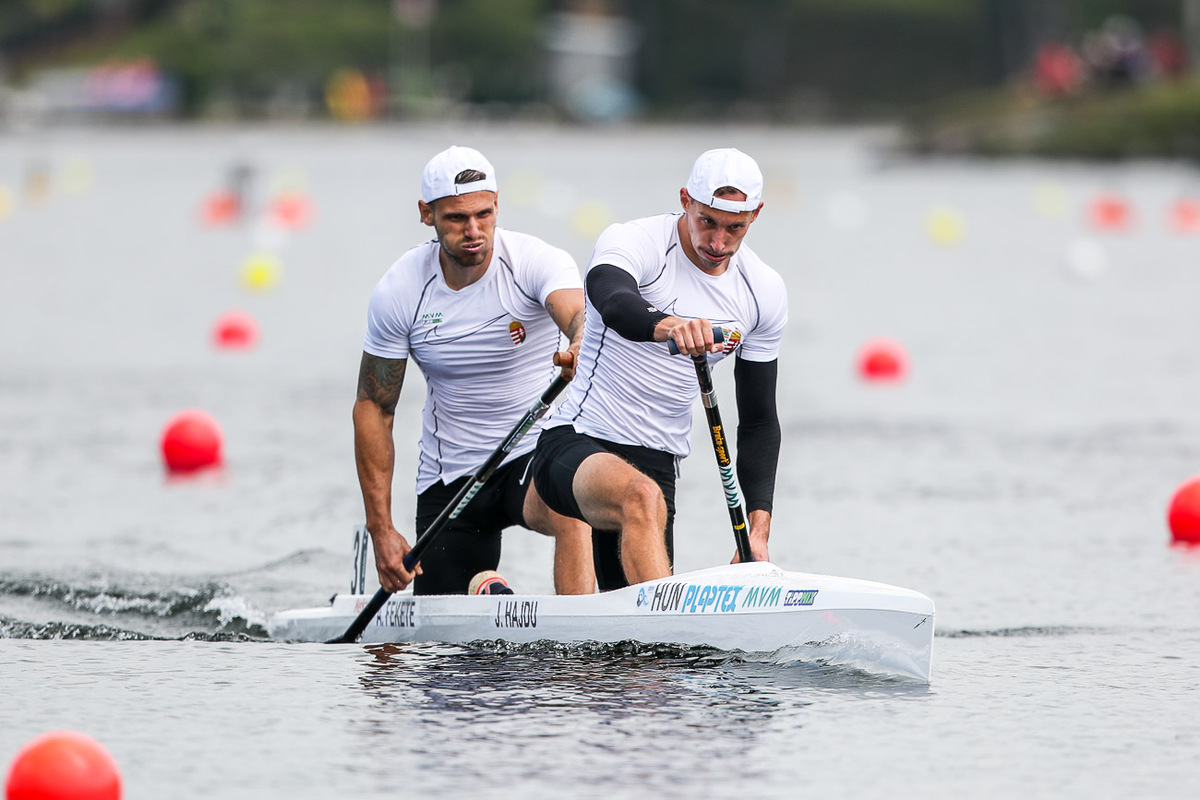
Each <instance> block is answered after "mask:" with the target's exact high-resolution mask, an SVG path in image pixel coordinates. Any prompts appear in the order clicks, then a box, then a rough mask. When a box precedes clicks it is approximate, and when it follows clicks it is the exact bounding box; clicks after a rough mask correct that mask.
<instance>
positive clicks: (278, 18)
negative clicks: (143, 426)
mask: <svg viewBox="0 0 1200 800" xmlns="http://www.w3.org/2000/svg"><path fill="white" fill-rule="evenodd" d="M597 2H598V0H597ZM437 5H438V11H437V14H436V16H435V17H434V18H433V21H432V24H431V25H430V27H429V29H428V30H424V29H414V28H410V27H406V26H405V25H404V24H402V23H401V22H400V21H399V20H398V19H397V18H396V16H395V15H394V13H393V7H392V2H391V0H0V50H6V51H7V54H8V55H9V58H10V61H12V66H13V67H14V68H15V71H16V72H17V73H18V74H19V73H20V72H21V70H23V69H30V68H36V67H43V66H49V65H72V66H90V65H93V64H99V63H102V62H104V61H105V60H108V59H114V58H115V59H132V58H141V57H148V58H151V59H153V60H154V61H156V62H157V63H158V64H159V65H160V66H162V67H163V68H164V69H166V70H169V71H170V72H172V73H174V74H175V75H176V76H177V77H179V78H180V80H181V82H182V85H183V90H184V91H183V96H184V103H185V105H184V108H183V110H182V113H184V114H185V115H188V116H193V115H200V114H205V113H210V112H211V110H212V109H213V108H214V107H220V108H222V109H223V113H228V114H235V115H239V116H251V115H254V114H261V113H265V112H264V109H268V108H270V104H271V102H272V99H273V98H279V97H280V96H286V97H291V98H293V99H295V98H297V97H298V98H300V100H301V102H300V104H299V105H300V106H301V107H306V108H308V109H309V111H308V112H307V113H322V111H323V104H322V102H321V101H322V94H323V91H324V85H325V82H326V81H327V80H328V78H329V76H330V75H331V74H333V73H334V72H335V71H336V70H338V69H340V68H344V67H352V68H357V69H359V70H362V71H364V72H365V73H367V74H368V75H376V76H379V77H380V78H382V79H383V80H384V81H385V82H387V83H388V84H390V85H391V86H392V92H393V100H394V99H395V95H396V94H397V93H406V92H409V93H418V94H419V93H422V92H423V93H425V94H427V95H428V96H430V97H434V96H436V97H440V98H443V99H446V100H447V101H449V102H467V103H472V104H476V105H478V106H482V107H485V108H491V109H498V110H501V111H503V110H505V109H508V110H513V109H520V108H522V107H525V106H527V105H528V104H545V103H546V102H547V100H548V99H549V98H548V86H547V79H546V71H545V59H546V55H545V53H546V48H545V36H546V31H547V22H548V19H549V17H548V15H550V14H553V13H555V12H558V11H564V10H568V9H570V8H574V7H576V6H577V5H578V3H577V2H574V0H440V2H438V4H437ZM593 5H595V3H593ZM600 5H604V4H603V3H600ZM607 5H608V6H609V7H610V8H611V9H612V10H614V11H617V12H620V13H623V14H624V15H625V16H627V17H629V18H631V19H632V20H633V21H634V22H635V23H636V26H637V29H638V31H639V35H638V36H639V46H638V49H637V55H636V64H635V74H634V83H635V88H636V91H637V92H638V94H639V95H640V97H641V99H642V101H643V111H644V114H645V116H647V117H648V118H651V119H696V118H705V119H714V118H715V119H728V118H731V117H734V116H735V115H736V117H737V118H738V119H755V120H760V121H794V120H814V119H816V120H855V119H866V118H880V117H886V118H894V117H895V116H896V115H897V114H900V113H911V112H912V111H913V110H914V109H915V110H918V111H919V112H920V113H919V115H918V122H919V126H921V130H922V135H923V136H925V137H926V138H925V141H926V142H935V141H941V140H955V141H957V140H956V139H955V136H940V137H939V136H937V135H934V131H935V129H936V127H937V126H938V125H941V126H943V127H942V128H941V130H942V131H943V132H944V131H945V130H949V129H953V130H956V131H957V133H956V134H955V135H956V136H958V140H970V141H971V142H973V143H974V144H973V147H975V148H976V149H978V150H980V151H990V152H1003V151H1006V150H1011V151H1016V150H1018V149H1019V148H1021V147H1036V148H1037V149H1039V151H1044V152H1058V151H1069V150H1072V149H1077V150H1079V149H1087V150H1089V151H1090V152H1104V153H1111V152H1113V151H1115V150H1116V149H1118V147H1119V146H1124V147H1125V148H1126V149H1128V147H1129V146H1130V145H1129V143H1130V142H1136V143H1141V144H1137V145H1136V146H1137V147H1142V146H1143V144H1144V143H1157V145H1145V146H1159V147H1164V146H1166V145H1165V144H1164V143H1165V142H1168V141H1169V142H1171V144H1170V146H1171V147H1172V148H1174V149H1175V150H1176V151H1178V150H1180V149H1187V147H1189V145H1186V144H1180V142H1181V141H1184V140H1186V139H1187V138H1188V137H1187V135H1184V134H1180V133H1179V132H1178V125H1179V124H1180V121H1181V120H1182V121H1185V122H1186V123H1187V124H1191V125H1194V124H1195V122H1194V120H1195V104H1196V102H1197V101H1196V99H1195V90H1194V89H1182V88H1180V87H1159V88H1157V89H1156V90H1154V91H1138V90H1134V89H1130V90H1128V91H1125V92H1118V93H1115V94H1111V95H1104V94H1093V95H1089V96H1087V97H1083V98H1076V99H1073V100H1070V101H1064V102H1059V103H1057V104H1055V103H1051V102H1048V101H1042V100H1037V101H1033V100H1030V99H1029V97H1028V95H1027V94H1023V93H1022V92H1021V91H1020V90H1019V89H1012V88H1009V84H1010V83H1012V82H1013V79H1014V78H1016V77H1018V76H1019V75H1020V74H1021V72H1022V70H1024V68H1025V67H1026V66H1027V64H1028V59H1029V57H1030V55H1031V52H1032V47H1033V46H1034V45H1035V44H1036V42H1037V41H1038V40H1039V37H1040V38H1041V39H1045V38H1047V37H1051V36H1053V37H1058V38H1062V39H1065V40H1070V41H1073V42H1075V43H1078V41H1079V40H1080V38H1081V37H1082V36H1083V34H1084V33H1085V32H1087V31H1088V30H1090V29H1095V28H1096V27H1098V26H1099V25H1100V24H1101V23H1102V22H1103V21H1104V20H1105V19H1106V18H1108V17H1109V16H1110V15H1112V14H1116V13H1125V14H1130V15H1132V16H1133V17H1134V18H1135V19H1137V20H1138V21H1139V22H1140V23H1141V24H1142V25H1143V27H1144V28H1145V29H1147V30H1152V29H1154V28H1157V27H1160V26H1168V27H1175V28H1178V26H1179V22H1180V20H1179V17H1180V0H610V2H608V3H607ZM113 9H118V10H119V11H120V13H119V14H117V15H116V21H117V22H119V23H121V24H120V25H117V24H114V21H113V19H111V18H110V19H102V16H103V14H102V12H104V13H107V14H108V15H109V17H113ZM101 23H103V24H101ZM1039 26H1040V27H1039ZM947 97H966V98H968V99H967V101H965V102H961V101H955V102H953V103H950V104H947V103H944V102H941V101H943V100H944V99H945V98H947ZM305 104H307V106H305ZM395 107H403V108H406V109H407V108H409V107H407V106H394V108H395ZM985 108H986V111H984V110H983V109H985ZM956 115H958V116H956ZM956 120H957V122H956ZM972 120H988V122H986V123H982V122H981V123H979V124H974V123H973V122H972ZM996 120H1002V121H1003V123H997V122H996ZM955 125H957V127H955ZM1089 129H1090V130H1091V133H1090V134H1088V133H1087V132H1086V131H1088V130H1089ZM966 130H971V131H974V132H973V133H972V134H971V135H969V136H968V135H966V134H964V133H963V131H966ZM1006 131H1007V132H1008V133H1005V132H1006ZM1033 132H1036V135H1035V133H1033ZM1089 135H1090V136H1091V137H1092V138H1093V140H1094V141H1093V142H1092V144H1091V145H1089V146H1086V147H1085V145H1084V143H1083V140H1084V139H1086V138H1087V137H1088V136H1089ZM1105 142H1107V144H1103V143H1105ZM1122 142H1123V143H1124V144H1123V145H1120V143H1122Z"/></svg>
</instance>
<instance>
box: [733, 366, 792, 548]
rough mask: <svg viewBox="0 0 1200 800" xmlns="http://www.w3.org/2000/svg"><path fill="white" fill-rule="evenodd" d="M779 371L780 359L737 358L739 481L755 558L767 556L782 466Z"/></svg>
mask: <svg viewBox="0 0 1200 800" xmlns="http://www.w3.org/2000/svg"><path fill="white" fill-rule="evenodd" d="M778 375H779V362H778V361H765V362H763V361H747V360H745V359H742V358H737V359H736V360H735V362H734V367H733V377H734V382H735V384H736V395H737V407H738V429H737V452H738V459H737V471H738V483H739V484H740V485H741V487H742V493H743V494H744V495H745V497H746V510H747V512H748V514H749V519H750V546H751V550H752V551H753V552H754V557H755V559H759V560H766V559H767V539H768V538H769V537H770V534H771V509H772V503H773V501H774V496H775V473H776V471H777V469H778V466H779V442H780V438H781V435H780V428H779V410H778V407H777V405H776V401H775V389H776V383H777V381H778Z"/></svg>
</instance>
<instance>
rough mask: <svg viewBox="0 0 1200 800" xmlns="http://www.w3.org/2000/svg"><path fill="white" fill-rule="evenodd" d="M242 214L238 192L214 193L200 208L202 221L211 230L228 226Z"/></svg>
mask: <svg viewBox="0 0 1200 800" xmlns="http://www.w3.org/2000/svg"><path fill="white" fill-rule="evenodd" d="M241 213H242V201H241V198H239V197H238V195H237V193H236V192H231V191H220V192H213V193H212V194H211V195H209V196H208V197H206V198H205V199H204V203H203V204H202V205H201V206H200V219H201V221H202V222H203V223H204V224H205V225H207V226H208V227H210V228H214V227H216V226H218V225H227V224H228V223H230V222H233V221H234V220H236V219H237V218H238V217H239V216H241Z"/></svg>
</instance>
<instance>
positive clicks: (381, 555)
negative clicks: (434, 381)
mask: <svg viewBox="0 0 1200 800" xmlns="http://www.w3.org/2000/svg"><path fill="white" fill-rule="evenodd" d="M407 365H408V360H407V359H403V358H399V359H392V358H380V357H378V356H373V355H371V354H369V353H363V357H362V362H361V364H360V366H359V370H358V395H357V398H356V399H355V402H354V460H355V463H356V465H357V467H358V483H359V486H360V488H361V489H362V495H363V506H364V508H365V510H366V515H367V530H368V531H369V532H370V534H371V542H372V544H373V545H374V548H375V564H376V568H377V569H378V571H379V583H380V585H382V586H383V588H384V589H387V590H388V591H390V592H398V591H400V590H401V589H403V588H404V587H405V586H407V585H408V584H409V582H410V581H412V577H413V576H412V573H410V572H408V570H406V569H404V564H403V561H402V559H403V558H404V554H405V553H407V552H408V551H409V549H410V548H409V545H408V541H407V540H406V539H405V538H404V537H403V536H402V535H400V533H399V531H397V530H396V526H395V525H394V524H393V522H392V474H393V470H394V468H395V463H396V445H395V443H394V442H393V440H392V423H393V421H394V419H395V415H396V403H397V402H398V401H399V399H400V388H401V387H402V386H403V385H404V369H405V367H406V366H407Z"/></svg>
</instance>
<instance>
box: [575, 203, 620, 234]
mask: <svg viewBox="0 0 1200 800" xmlns="http://www.w3.org/2000/svg"><path fill="white" fill-rule="evenodd" d="M611 222H612V214H611V213H610V212H609V210H608V206H607V205H605V204H604V203H602V202H600V201H599V200H589V201H587V202H585V203H580V204H579V205H578V206H576V207H575V213H573V214H572V215H571V225H572V226H573V227H574V228H575V232H576V233H578V234H579V235H580V236H582V237H583V238H585V239H595V238H596V237H597V236H599V235H600V234H601V232H602V231H603V230H604V229H605V228H607V227H608V226H609V224H610V223H611Z"/></svg>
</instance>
